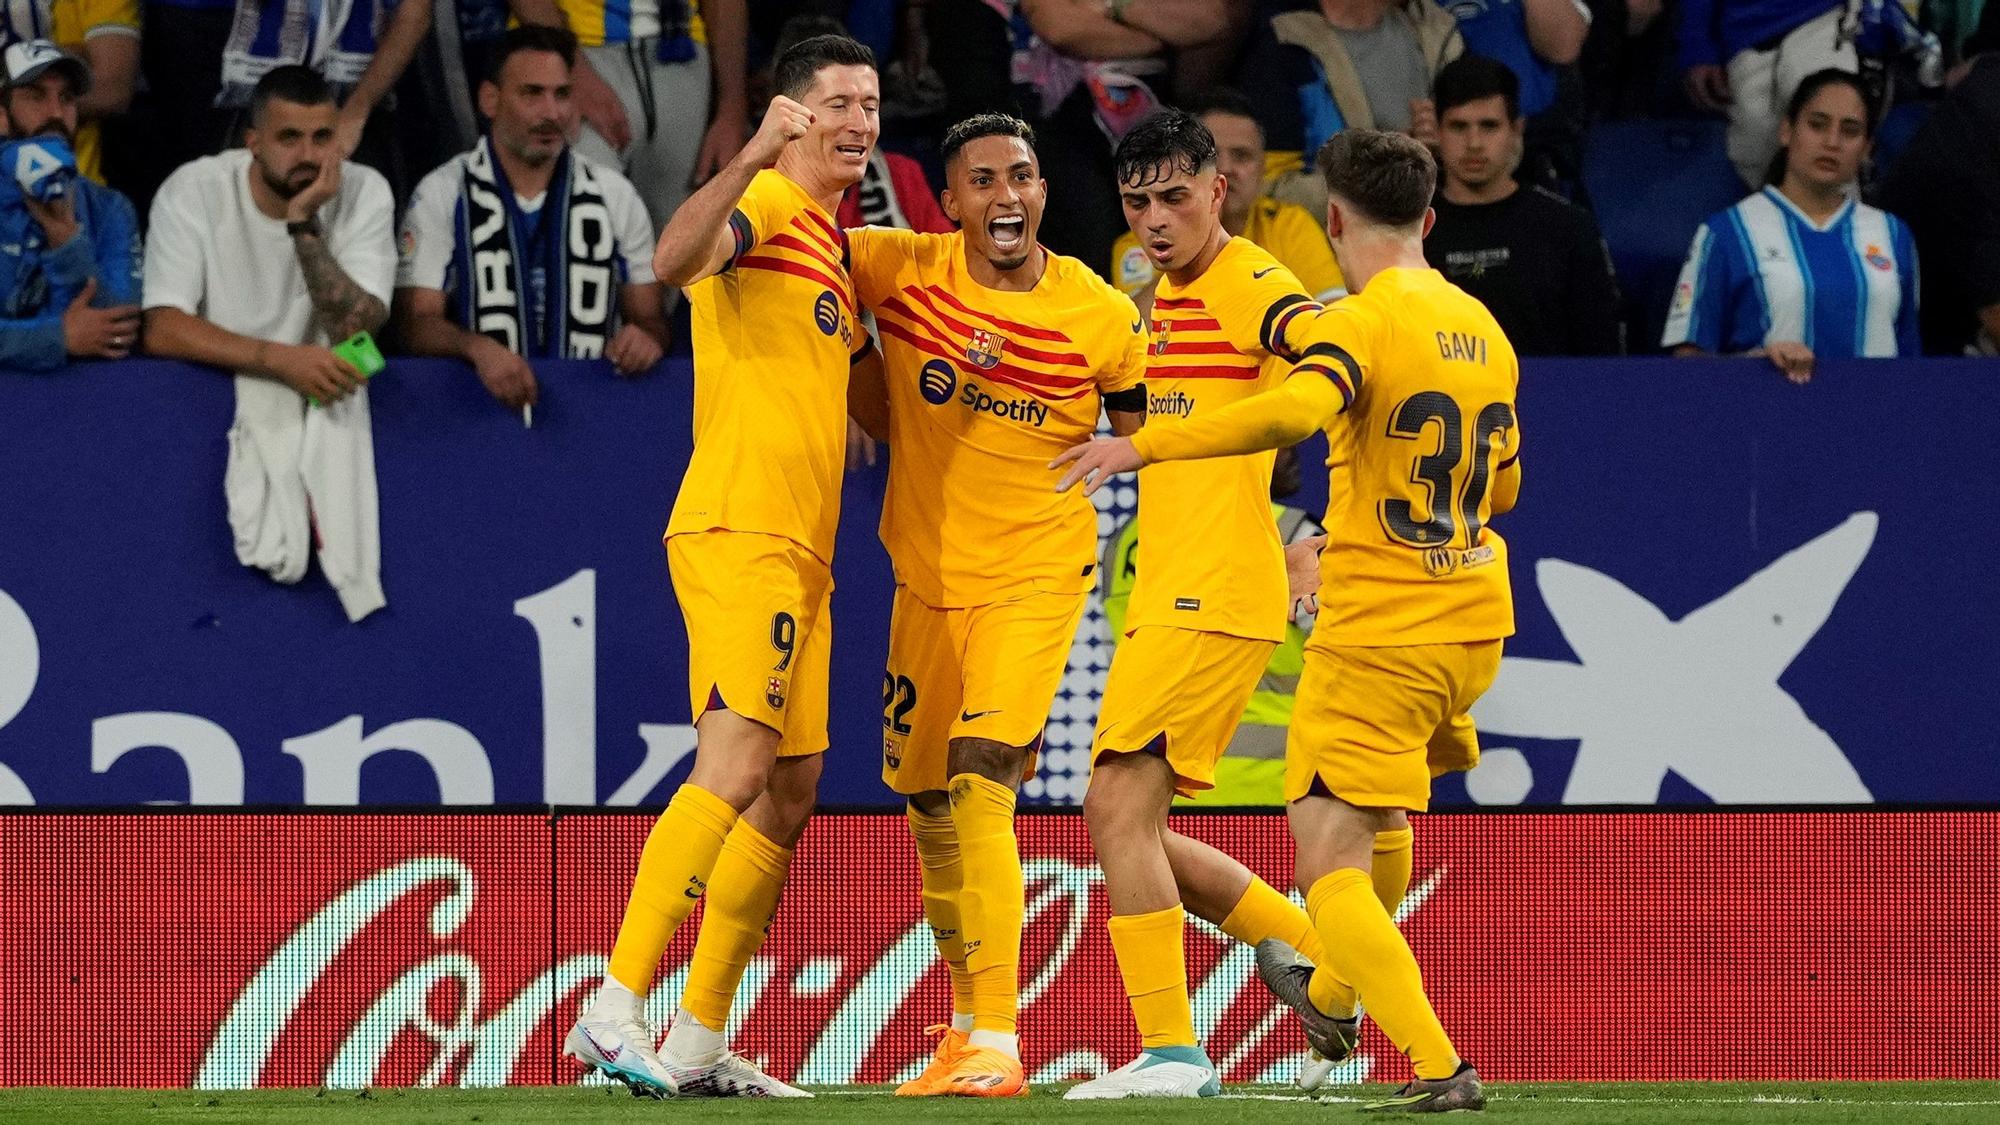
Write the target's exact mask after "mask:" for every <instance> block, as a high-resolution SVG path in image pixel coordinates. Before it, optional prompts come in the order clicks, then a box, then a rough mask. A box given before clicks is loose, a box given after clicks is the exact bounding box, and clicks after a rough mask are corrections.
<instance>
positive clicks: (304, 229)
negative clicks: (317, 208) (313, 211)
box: [285, 215, 326, 238]
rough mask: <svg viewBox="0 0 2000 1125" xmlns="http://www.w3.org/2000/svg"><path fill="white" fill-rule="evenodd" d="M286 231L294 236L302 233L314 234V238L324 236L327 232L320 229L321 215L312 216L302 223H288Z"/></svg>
mask: <svg viewBox="0 0 2000 1125" xmlns="http://www.w3.org/2000/svg"><path fill="white" fill-rule="evenodd" d="M285 233H286V234H289V235H291V236H292V237H293V238H297V237H298V236H299V235H302V234H309V235H312V236H313V237H314V238H319V237H322V236H323V235H324V234H325V233H326V232H324V231H322V230H320V227H319V216H318V215H314V216H313V217H312V218H310V219H307V220H306V221H304V222H302V223H286V224H285Z"/></svg>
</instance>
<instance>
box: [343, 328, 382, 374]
mask: <svg viewBox="0 0 2000 1125" xmlns="http://www.w3.org/2000/svg"><path fill="white" fill-rule="evenodd" d="M332 350H333V354H335V355H337V356H339V357H340V358H342V359H344V360H346V361H347V363H348V365H349V366H351V367H353V368H354V369H355V370H356V371H359V372H360V373H361V377H362V378H363V379H370V378H373V377H374V376H375V373H376V372H378V371H380V370H382V369H383V368H384V367H387V366H389V361H387V360H385V359H383V358H382V349H381V348H378V347H376V346H375V337H373V336H370V335H369V334H368V333H367V332H366V331H362V332H356V333H355V334H354V335H352V336H349V337H348V338H347V339H345V340H342V341H341V342H340V343H338V344H335V345H334V346H333V349H332Z"/></svg>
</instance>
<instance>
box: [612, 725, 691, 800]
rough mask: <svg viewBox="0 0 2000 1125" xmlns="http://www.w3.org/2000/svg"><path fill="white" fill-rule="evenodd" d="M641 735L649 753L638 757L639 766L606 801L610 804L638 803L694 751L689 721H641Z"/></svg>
mask: <svg viewBox="0 0 2000 1125" xmlns="http://www.w3.org/2000/svg"><path fill="white" fill-rule="evenodd" d="M639 738H640V739H641V740H642V741H644V742H645V744H646V756H645V757H644V758H641V759H640V760H639V768H638V769H635V770H633V771H632V776H630V777H628V778H626V779H625V784H623V785H620V786H619V787H618V791H617V792H616V793H613V794H612V795H611V799H610V800H608V801H606V802H604V803H605V804H607V805H622V806H624V807H626V808H630V807H632V806H634V805H637V804H638V803H639V802H640V801H643V800H645V799H646V794H648V793H651V792H652V791H653V786H655V785H658V784H659V783H660V779H661V778H663V777H665V776H667V771H669V770H671V769H673V768H674V767H675V766H677V765H680V764H681V759H683V758H685V757H687V756H688V755H689V754H692V753H694V747H695V730H694V726H693V725H692V724H690V723H640V724H639Z"/></svg>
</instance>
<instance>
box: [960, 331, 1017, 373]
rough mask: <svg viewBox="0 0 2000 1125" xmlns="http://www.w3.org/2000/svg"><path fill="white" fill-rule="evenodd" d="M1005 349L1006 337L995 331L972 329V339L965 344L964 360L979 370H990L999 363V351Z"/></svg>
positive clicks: (1001, 351)
mask: <svg viewBox="0 0 2000 1125" xmlns="http://www.w3.org/2000/svg"><path fill="white" fill-rule="evenodd" d="M1006 350H1007V338H1006V337H1005V336H1002V335H1000V334H999V333H997V332H988V331H987V330H985V329H983V328H975V329H973V330H972V339H971V340H969V341H967V342H966V345H965V361H966V362H967V363H970V364H971V365H972V366H974V367H977V368H979V369H980V370H981V371H990V370H992V369H993V368H994V367H996V366H998V365H999V363H1000V355H1001V353H1003V352H1005V351H1006Z"/></svg>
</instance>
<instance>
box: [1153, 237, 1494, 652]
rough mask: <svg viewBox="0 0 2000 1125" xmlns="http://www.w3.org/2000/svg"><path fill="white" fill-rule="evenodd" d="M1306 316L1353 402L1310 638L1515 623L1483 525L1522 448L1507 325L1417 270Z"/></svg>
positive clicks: (1489, 629) (1473, 637)
mask: <svg viewBox="0 0 2000 1125" xmlns="http://www.w3.org/2000/svg"><path fill="white" fill-rule="evenodd" d="M1309 319H1310V323H1307V324H1302V325H1300V326H1298V328H1297V330H1295V331H1294V333H1293V336H1294V342H1295V343H1297V344H1298V345H1299V346H1300V347H1301V348H1302V349H1303V350H1306V351H1308V352H1311V353H1314V354H1312V355H1311V356H1310V358H1309V359H1308V361H1307V362H1308V363H1312V364H1314V365H1315V366H1316V367H1318V368H1319V369H1321V370H1326V371H1328V373H1329V374H1330V375H1331V377H1332V378H1333V379H1334V382H1335V383H1336V385H1339V386H1340V387H1341V390H1342V393H1343V395H1347V396H1349V399H1350V401H1349V405H1348V407H1347V409H1346V411H1344V412H1343V413H1341V414H1340V415H1339V416H1338V417H1337V418H1335V419H1334V421H1333V422H1332V423H1331V424H1330V425H1329V426H1328V427H1327V442H1328V445H1329V455H1328V458H1327V468H1328V470H1329V471H1330V473H1331V479H1330V481H1329V484H1328V489H1327V507H1326V520H1325V523H1326V530H1327V546H1326V550H1325V551H1324V552H1322V553H1321V555H1320V571H1321V582H1322V585H1321V586H1320V592H1319V621H1318V623H1317V624H1316V625H1315V626H1314V629H1313V640H1314V641H1316V642H1322V643H1328V644H1336V645H1363V646H1367V645H1422V644H1444V643H1448V642H1463V641H1485V640H1494V639H1497V638H1500V637H1505V636H1509V635H1511V634H1512V633H1513V632H1514V602H1513V596H1512V594H1511V592H1510V591H1509V589H1508V585H1507V544H1506V542H1505V541H1504V540H1502V539H1501V538H1500V536H1499V535H1497V534H1495V533H1494V531H1493V529H1492V528H1490V527H1488V526H1486V521H1487V518H1488V517H1489V516H1490V515H1491V514H1492V497H1491V489H1492V484H1493V479H1494V476H1495V475H1496V474H1497V473H1498V472H1499V470H1500V469H1501V468H1503V467H1504V466H1506V465H1508V464H1509V463H1511V462H1512V461H1513V460H1514V459H1515V458H1517V457H1518V456H1520V452H1521V429H1520V424H1519V422H1518V421H1517V419H1516V418H1515V413H1514V393H1515V388H1516V387H1517V386H1518V384H1519V382H1520V365H1519V363H1518V362H1517V361H1516V359H1515V357H1514V348H1513V346H1512V345H1511V344H1509V343H1508V342H1507V337H1506V334H1505V333H1503V332H1501V330H1500V325H1499V324H1498V323H1496V322H1495V321H1494V319H1493V316H1492V314H1491V313H1489V312H1487V311H1486V306H1484V305H1482V304H1480V303H1479V302H1478V301H1477V300H1474V299H1473V298H1472V297H1470V296H1468V295H1467V294H1466V293H1465V292H1464V291H1463V290H1461V289H1459V288H1458V287H1457V286H1455V285H1453V284H1451V283H1450V282H1448V281H1446V280H1445V279H1444V277H1443V275H1441V274H1439V273H1438V272H1437V271H1435V270H1422V269H1391V270H1385V271H1383V272H1382V273H1380V274H1378V275H1376V277H1375V278H1374V279H1373V280H1371V281H1369V283H1368V287H1367V288H1366V289H1364V290H1362V291H1361V292H1360V293H1357V294H1355V295H1354V296H1351V297H1348V298H1346V299H1344V300H1341V301H1338V302H1336V303H1334V304H1332V305H1329V306H1327V308H1326V310H1325V311H1324V312H1322V313H1320V314H1319V315H1318V316H1316V317H1312V318H1309ZM1322 363H1324V364H1325V366H1321V364H1322ZM1357 384H1358V385H1357ZM1149 471H1150V470H1149ZM1144 575H1145V571H1144V570H1143V569H1142V570H1141V571H1140V576H1141V579H1142V580H1143V578H1144Z"/></svg>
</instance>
